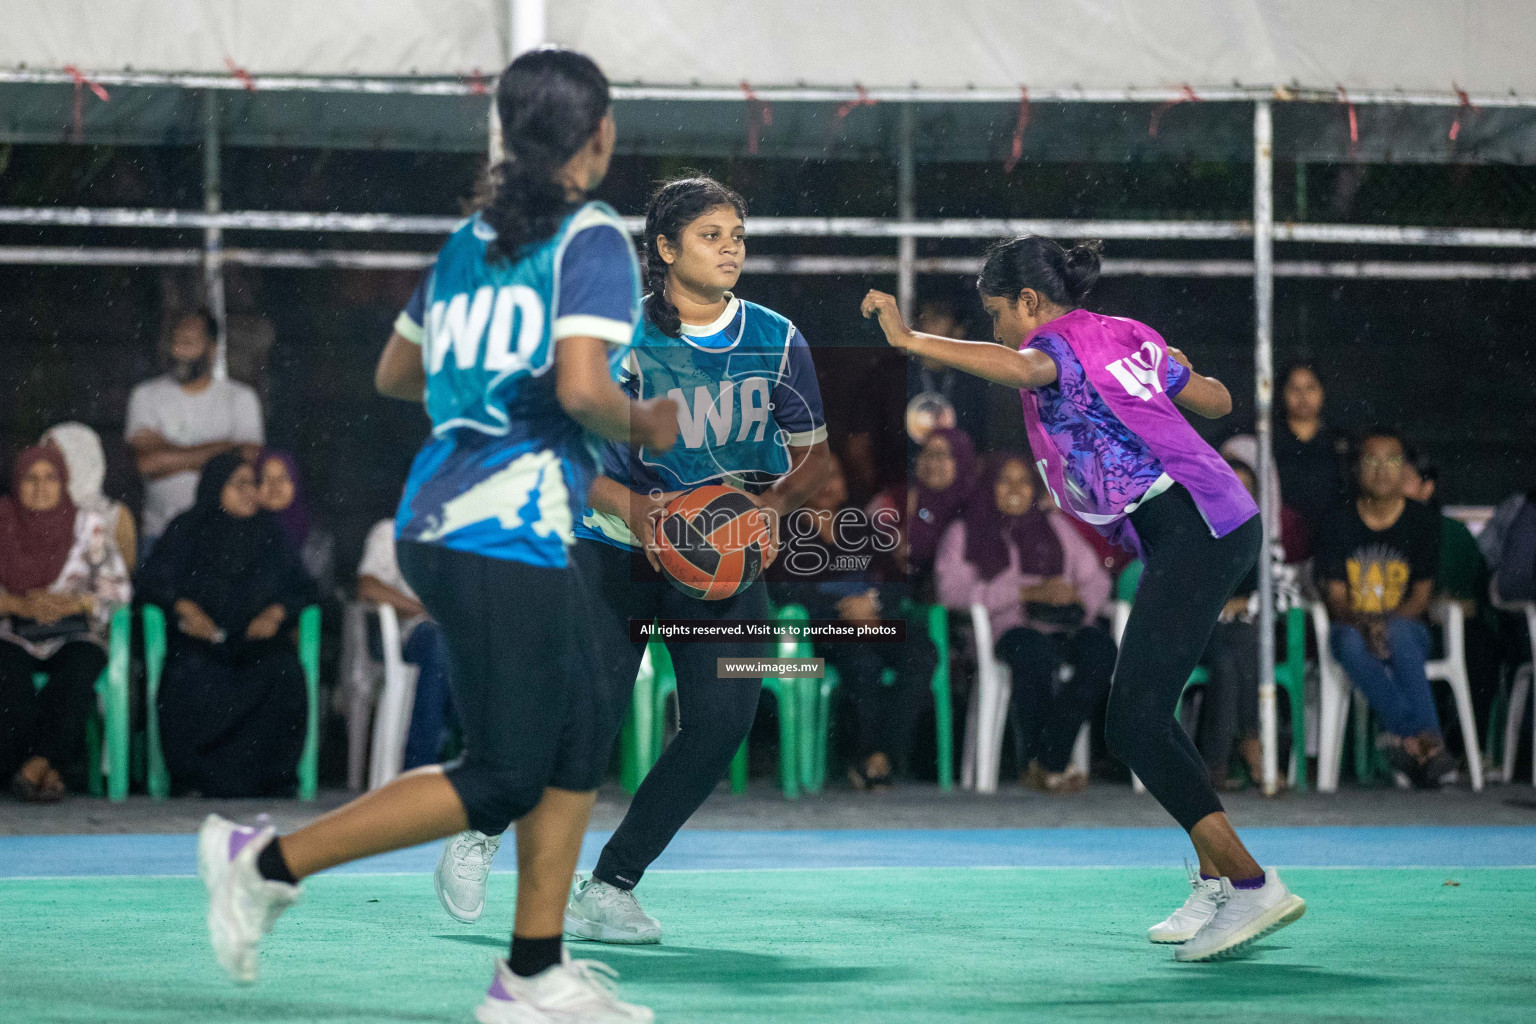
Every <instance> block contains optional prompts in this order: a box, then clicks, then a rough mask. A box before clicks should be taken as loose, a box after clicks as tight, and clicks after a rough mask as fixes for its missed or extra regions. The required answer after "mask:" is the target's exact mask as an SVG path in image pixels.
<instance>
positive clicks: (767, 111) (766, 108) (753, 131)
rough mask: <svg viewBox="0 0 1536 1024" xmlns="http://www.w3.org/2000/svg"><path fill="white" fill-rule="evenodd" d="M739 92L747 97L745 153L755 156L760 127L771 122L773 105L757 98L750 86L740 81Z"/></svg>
mask: <svg viewBox="0 0 1536 1024" xmlns="http://www.w3.org/2000/svg"><path fill="white" fill-rule="evenodd" d="M741 92H742V95H744V96H745V97H746V98H747V153H748V154H750V155H751V156H757V143H758V139H759V138H760V137H761V132H762V129H764V128H768V127H770V126H772V124H773V105H772V104H770V103H769V102H768V101H767V100H761V99H758V98H757V93H755V92H753V91H752V86H751V85H749V84H748V83H746V82H742V83H741Z"/></svg>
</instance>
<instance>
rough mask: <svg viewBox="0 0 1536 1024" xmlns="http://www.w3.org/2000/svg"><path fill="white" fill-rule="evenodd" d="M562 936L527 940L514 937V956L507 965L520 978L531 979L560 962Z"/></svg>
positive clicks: (508, 959) (519, 936) (518, 936)
mask: <svg viewBox="0 0 1536 1024" xmlns="http://www.w3.org/2000/svg"><path fill="white" fill-rule="evenodd" d="M560 948H561V947H560V936H558V935H556V936H554V937H553V938H549V939H525V938H523V937H522V936H521V935H514V936H512V955H511V956H510V957H508V958H507V964H508V966H510V967H511V968H512V973H513V974H515V975H517V976H518V977H519V978H531V977H533V976H534V975H535V974H538V973H539V972H540V971H542V970H544V969H545V968H547V967H553V966H555V965H556V964H558V963H559V962H560Z"/></svg>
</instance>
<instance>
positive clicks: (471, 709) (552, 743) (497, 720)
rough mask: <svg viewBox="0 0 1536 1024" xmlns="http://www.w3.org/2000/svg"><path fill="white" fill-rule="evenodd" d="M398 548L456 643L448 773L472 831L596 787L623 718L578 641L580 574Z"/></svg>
mask: <svg viewBox="0 0 1536 1024" xmlns="http://www.w3.org/2000/svg"><path fill="white" fill-rule="evenodd" d="M398 551H399V558H400V570H401V573H402V574H403V575H404V576H405V578H406V580H407V582H409V583H410V585H411V588H412V589H413V590H415V591H416V593H417V595H418V596H419V597H420V598H421V603H422V604H423V605H425V606H426V609H427V611H428V612H430V613H431V615H432V618H433V619H435V620H436V621H437V623H438V625H440V626H441V627H442V629H443V635H444V637H445V639H446V640H447V642H448V658H449V673H450V677H451V678H450V684H449V687H450V690H451V692H452V695H453V705H454V708H455V709H456V710H457V712H458V716H459V721H460V723H461V725H462V728H463V737H464V752H463V754H461V755H460V757H459V758H458V759H457V760H456V761H454V762H453V763H452V764H450V765H449V766H448V768H447V775H448V779H449V781H451V782H452V783H453V785H454V788H455V789H456V790H457V791H458V794H459V798H460V799H461V800H463V802H464V808H465V811H466V813H467V814H468V816H469V823H470V827H471V828H474V829H477V830H479V831H481V832H485V833H487V834H497V833H500V832H501V831H503V830H504V829H505V828H506V827H507V825H509V824H510V823H511V822H513V821H515V820H517V819H518V818H520V817H522V816H523V815H524V814H527V813H528V812H529V811H531V810H532V809H533V808H534V807H535V806H537V805H538V802H539V800H540V799H541V798H542V796H543V792H544V789H545V788H546V787H551V786H552V787H555V788H557V789H567V790H573V791H576V792H584V791H586V790H591V789H596V788H597V786H598V784H599V782H601V781H602V775H603V772H604V770H605V769H606V768H607V761H608V759H607V744H608V743H611V741H612V738H611V737H608V736H603V735H600V733H601V732H603V730H602V729H600V728H599V727H598V723H600V722H606V721H607V720H608V719H609V718H611V717H612V716H613V711H612V710H611V709H609V708H608V707H607V706H606V702H605V700H604V698H603V695H602V693H601V692H600V689H599V687H598V686H597V685H595V678H596V677H595V673H594V672H593V670H592V668H591V666H590V662H589V661H588V660H587V658H586V656H585V646H584V644H583V643H582V642H579V640H580V636H581V633H582V632H583V629H582V626H583V623H584V615H585V609H586V607H587V605H588V604H589V602H588V601H586V600H585V599H584V597H583V592H582V585H581V582H580V579H579V575H578V572H577V570H576V569H575V567H574V566H573V567H571V568H566V569H550V568H544V567H541V566H535V565H528V564H526V563H523V562H512V561H508V560H506V559H500V558H490V557H487V556H485V555H476V554H470V553H468V552H463V551H455V550H452V549H450V548H445V547H442V546H440V545H435V544H421V543H416V542H413V541H401V542H400V543H399V544H398ZM620 714H621V715H622V711H620Z"/></svg>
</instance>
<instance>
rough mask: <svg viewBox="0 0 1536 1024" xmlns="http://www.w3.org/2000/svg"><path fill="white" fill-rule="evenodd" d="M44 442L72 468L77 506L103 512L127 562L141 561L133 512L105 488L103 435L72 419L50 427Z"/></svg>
mask: <svg viewBox="0 0 1536 1024" xmlns="http://www.w3.org/2000/svg"><path fill="white" fill-rule="evenodd" d="M41 443H42V444H51V445H53V446H54V447H55V448H57V449H58V450H59V454H60V455H62V456H64V465H65V467H66V468H67V469H68V470H69V500H71V501H73V502H74V503H75V507H76V508H81V509H85V510H87V511H90V512H95V513H97V514H98V515H100V516H101V517H102V519H103V520H105V521H106V523H107V526H108V528H109V529H110V530H111V531H112V536H113V539H114V540H115V541H116V543H117V550H118V551H119V552H121V553H122V556H123V561H124V562H125V563H126V564H128V565H130V566H132V565H135V564H137V562H138V557H139V536H138V529H137V528H136V527H135V526H134V523H133V513H132V512H130V511H128V506H127V505H124V504H123V503H122V502H120V501H113V500H112V499H111V498H109V497H107V496H106V495H105V494H103V493H102V490H101V486H102V483H103V482H104V481H105V480H106V478H107V456H106V453H105V452H104V451H103V450H102V447H101V436H100V435H99V434H97V433H96V431H94V430H92V429H91V428H90V427H88V426H86V425H85V424H84V423H76V422H75V421H74V420H70V421H68V422H66V423H60V424H58V425H57V426H54V427H50V428H49V429H48V432H47V433H45V434H44V435H43V438H42V441H41Z"/></svg>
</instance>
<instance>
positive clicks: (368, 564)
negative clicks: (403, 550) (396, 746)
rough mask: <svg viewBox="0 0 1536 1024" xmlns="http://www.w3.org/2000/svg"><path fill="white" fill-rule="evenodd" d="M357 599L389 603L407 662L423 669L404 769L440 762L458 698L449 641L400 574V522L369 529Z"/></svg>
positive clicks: (380, 654) (377, 655)
mask: <svg viewBox="0 0 1536 1024" xmlns="http://www.w3.org/2000/svg"><path fill="white" fill-rule="evenodd" d="M357 597H358V600H360V601H367V602H369V603H371V604H387V605H389V606H390V607H392V608H394V609H395V611H396V612H398V613H399V616H400V641H401V647H402V648H403V650H402V654H403V655H404V657H405V660H406V661H407V662H409V663H410V664H412V665H415V666H416V667H417V668H418V669H420V676H419V678H418V679H417V680H416V699H415V703H414V704H413V705H412V706H411V726H410V729H409V731H408V732H407V733H406V738H405V763H404V767H403V770H404V771H410V770H411V769H412V768H420V767H421V766H422V765H424V764H437V763H438V761H439V760H440V757H439V755H440V754H441V753H442V750H443V743H444V742H445V741H446V740H447V738H448V730H449V728H450V727H451V726H452V725H453V701H452V699H451V698H450V696H449V692H448V641H447V640H446V639H444V637H443V630H442V627H440V626H439V625H438V624H437V623H435V622H433V621H432V620H431V619H430V618H428V617H427V610H426V608H424V607H422V604H421V601H420V600H418V599H417V597H416V592H415V591H413V590H412V589H411V585H410V584H409V583H407V582H405V577H404V576H402V575H400V563H399V562H398V561H396V559H395V521H394V520H393V519H381V520H379V521H378V522H377V523H375V524H374V526H373V529H371V530H369V531H368V539H367V541H366V542H365V543H364V544H363V561H362V563H361V564H360V565H358V567H357ZM369 643H370V646H372V647H374V657H375V658H382V657H383V652H382V650H380V649H378V647H377V640H376V638H372V637H370V640H369Z"/></svg>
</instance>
